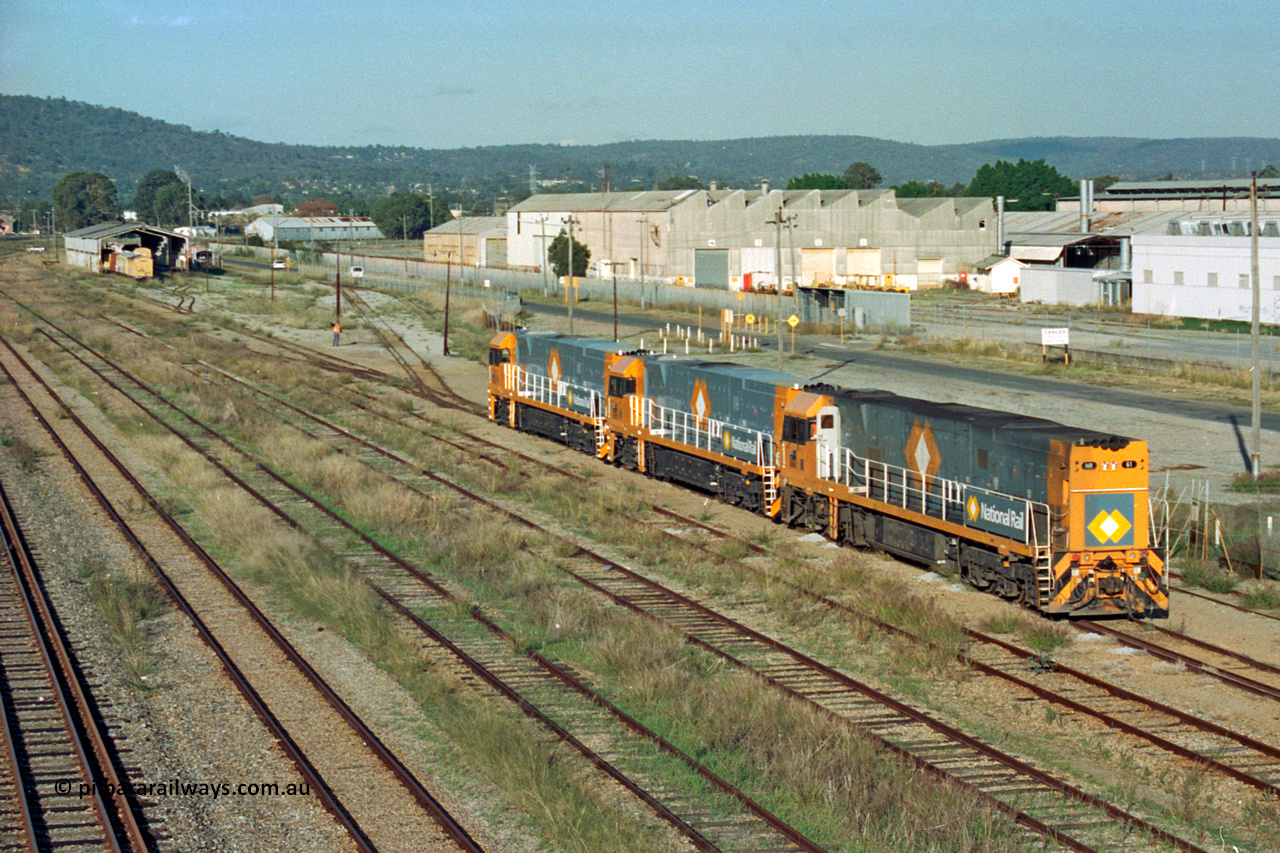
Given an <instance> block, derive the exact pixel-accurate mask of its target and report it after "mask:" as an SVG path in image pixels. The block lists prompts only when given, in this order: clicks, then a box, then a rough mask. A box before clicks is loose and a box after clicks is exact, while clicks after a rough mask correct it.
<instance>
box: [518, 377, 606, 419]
mask: <svg viewBox="0 0 1280 853" xmlns="http://www.w3.org/2000/svg"><path fill="white" fill-rule="evenodd" d="M516 394H517V395H519V396H520V397H523V398H525V399H526V400H533V401H534V402H537V403H544V404H546V405H549V406H556V407H557V408H561V409H573V410H574V411H578V412H583V413H585V414H590V415H597V414H599V413H600V412H601V411H602V408H601V406H600V395H599V393H597V392H596V391H593V390H591V389H590V388H587V387H585V386H582V385H575V384H573V383H572V382H565V381H564V380H562V379H552V378H551V377H550V376H542V375H539V374H536V373H530V372H529V371H528V370H523V369H518V370H517V371H516Z"/></svg>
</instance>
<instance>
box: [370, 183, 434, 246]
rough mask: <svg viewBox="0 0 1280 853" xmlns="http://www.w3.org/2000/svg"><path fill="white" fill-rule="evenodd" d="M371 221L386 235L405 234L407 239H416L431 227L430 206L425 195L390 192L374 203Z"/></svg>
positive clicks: (398, 235)
mask: <svg viewBox="0 0 1280 853" xmlns="http://www.w3.org/2000/svg"><path fill="white" fill-rule="evenodd" d="M373 221H374V223H375V224H376V225H377V226H378V228H379V229H380V230H381V231H382V233H383V234H386V235H387V236H388V237H393V238H399V237H400V236H401V235H407V239H409V240H417V239H419V238H420V237H422V232H424V231H426V230H428V229H429V228H431V208H430V207H429V206H428V204H427V199H426V197H425V196H421V195H418V194H417V193H392V194H391V195H389V196H387V197H386V198H380V199H378V201H377V202H375V203H374V205H373Z"/></svg>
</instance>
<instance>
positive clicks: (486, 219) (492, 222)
mask: <svg viewBox="0 0 1280 853" xmlns="http://www.w3.org/2000/svg"><path fill="white" fill-rule="evenodd" d="M490 231H501V232H502V233H503V234H504V235H505V234H506V231H507V218H506V217H505V216H461V217H459V218H457V219H454V220H452V221H449V222H445V223H442V224H440V225H437V226H436V227H435V228H432V229H431V230H430V231H428V232H426V233H428V234H433V235H437V236H438V235H446V236H447V235H450V234H452V235H453V236H455V237H456V236H458V234H459V232H461V233H462V234H469V235H476V234H487V233H489V232H490Z"/></svg>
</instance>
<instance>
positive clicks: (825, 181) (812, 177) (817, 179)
mask: <svg viewBox="0 0 1280 853" xmlns="http://www.w3.org/2000/svg"><path fill="white" fill-rule="evenodd" d="M787 189H789V190H844V189H848V187H847V186H846V185H845V182H844V179H843V178H837V177H836V176H835V175H826V174H823V173H822V172H808V173H806V174H803V175H800V176H799V177H797V178H792V179H791V180H789V181H787Z"/></svg>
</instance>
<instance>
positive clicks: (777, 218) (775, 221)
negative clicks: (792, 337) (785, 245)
mask: <svg viewBox="0 0 1280 853" xmlns="http://www.w3.org/2000/svg"><path fill="white" fill-rule="evenodd" d="M795 218H796V217H795V214H792V215H790V216H784V215H783V213H782V208H781V207H779V208H778V212H777V213H775V214H774V215H773V218H772V219H766V220H765V225H774V226H777V230H776V232H775V234H776V238H775V243H774V254H773V262H774V275H775V276H776V278H775V280H774V284H775V290H776V291H777V292H776V294H775V298H776V303H775V304H776V312H775V313H776V314H777V316H776V317H775V321H776V322H775V325H776V326H777V330H778V369H779V370H781V369H782V226H784V225H785V226H787V233H788V234H790V233H791V223H792V222H794V221H795Z"/></svg>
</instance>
